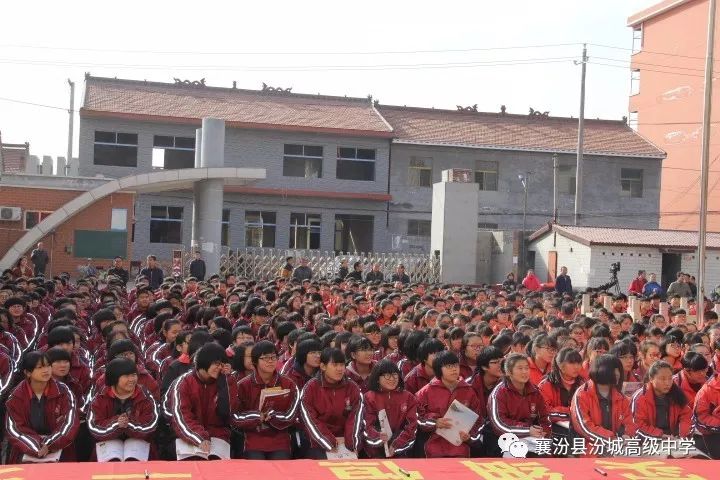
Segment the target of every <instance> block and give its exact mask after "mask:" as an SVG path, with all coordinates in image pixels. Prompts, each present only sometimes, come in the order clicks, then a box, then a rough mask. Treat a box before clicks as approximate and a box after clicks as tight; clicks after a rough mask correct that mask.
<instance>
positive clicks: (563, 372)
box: [538, 348, 585, 435]
mask: <svg viewBox="0 0 720 480" xmlns="http://www.w3.org/2000/svg"><path fill="white" fill-rule="evenodd" d="M581 370H582V356H581V355H580V352H578V351H577V350H575V349H573V348H563V349H562V350H560V351H559V352H558V354H557V355H555V358H554V359H553V366H552V370H551V371H550V373H548V374H547V376H546V377H545V378H543V379H542V380H541V381H540V385H538V389H539V390H540V393H541V394H542V396H543V398H544V399H545V405H546V406H547V411H548V418H549V420H550V422H551V423H552V429H553V432H555V433H557V434H559V435H567V434H568V429H567V428H566V427H564V426H560V425H557V423H558V422H570V401H571V400H572V397H573V395H575V392H576V391H577V389H578V388H580V387H581V386H582V384H583V383H585V380H584V379H583V378H582V377H581V376H580V371H581Z"/></svg>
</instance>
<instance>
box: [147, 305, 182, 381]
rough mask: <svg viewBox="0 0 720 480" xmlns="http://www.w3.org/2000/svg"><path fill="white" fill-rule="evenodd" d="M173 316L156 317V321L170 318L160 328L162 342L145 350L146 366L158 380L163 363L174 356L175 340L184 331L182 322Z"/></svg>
mask: <svg viewBox="0 0 720 480" xmlns="http://www.w3.org/2000/svg"><path fill="white" fill-rule="evenodd" d="M171 315H172V314H162V315H158V316H157V317H155V320H157V319H158V318H165V317H166V316H167V317H168V318H166V319H165V320H163V322H162V327H161V328H160V337H161V340H160V341H158V342H157V343H155V344H153V345H150V346H149V347H148V348H147V350H145V366H146V367H147V369H148V371H150V373H151V374H152V375H153V376H154V377H155V378H156V379H159V378H160V369H161V368H162V364H163V361H164V360H165V359H166V358H168V357H171V356H172V355H173V351H174V350H175V338H176V337H177V336H178V334H179V333H180V331H181V330H182V324H181V323H180V320H177V319H176V318H174V317H172V316H171Z"/></svg>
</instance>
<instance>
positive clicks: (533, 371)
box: [528, 358, 552, 386]
mask: <svg viewBox="0 0 720 480" xmlns="http://www.w3.org/2000/svg"><path fill="white" fill-rule="evenodd" d="M528 364H529V365H530V381H531V382H532V383H533V385H535V386H537V385H539V384H540V381H541V380H542V379H543V377H544V376H545V375H547V374H548V373H550V369H551V367H552V365H550V364H549V363H548V364H547V365H546V366H545V370H540V367H538V365H537V364H536V363H535V359H533V358H528Z"/></svg>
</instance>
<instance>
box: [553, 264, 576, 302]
mask: <svg viewBox="0 0 720 480" xmlns="http://www.w3.org/2000/svg"><path fill="white" fill-rule="evenodd" d="M567 271H568V270H567V267H560V275H558V276H557V278H556V279H555V291H556V292H558V293H559V294H560V295H562V294H563V293H569V294H571V295H572V292H573V288H572V280H570V275H568V274H567Z"/></svg>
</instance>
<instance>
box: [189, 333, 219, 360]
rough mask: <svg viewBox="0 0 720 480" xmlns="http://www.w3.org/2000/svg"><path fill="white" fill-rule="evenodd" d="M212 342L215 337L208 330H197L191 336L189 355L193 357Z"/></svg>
mask: <svg viewBox="0 0 720 480" xmlns="http://www.w3.org/2000/svg"><path fill="white" fill-rule="evenodd" d="M212 341H213V337H212V335H210V332H208V331H207V330H195V331H194V332H193V333H192V335H190V341H189V342H188V355H190V356H191V357H192V356H193V355H195V352H197V351H198V350H200V349H201V348H202V346H203V345H205V344H206V343H210V342H212Z"/></svg>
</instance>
